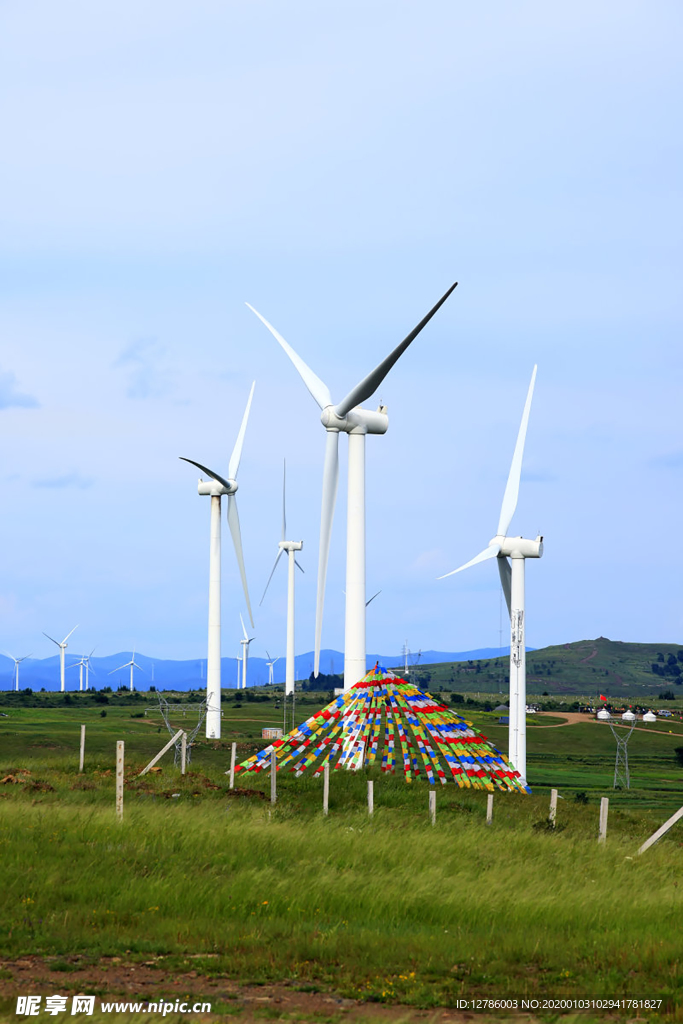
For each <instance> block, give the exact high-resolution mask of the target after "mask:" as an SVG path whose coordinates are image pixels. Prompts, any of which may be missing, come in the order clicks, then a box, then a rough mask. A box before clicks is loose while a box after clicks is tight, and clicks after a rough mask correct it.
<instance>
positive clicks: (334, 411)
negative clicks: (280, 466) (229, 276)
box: [247, 282, 457, 690]
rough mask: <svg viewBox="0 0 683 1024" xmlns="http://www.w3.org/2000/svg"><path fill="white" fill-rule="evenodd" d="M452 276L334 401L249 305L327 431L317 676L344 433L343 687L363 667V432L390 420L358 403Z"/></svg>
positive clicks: (380, 430)
mask: <svg viewBox="0 0 683 1024" xmlns="http://www.w3.org/2000/svg"><path fill="white" fill-rule="evenodd" d="M456 285H457V282H456V283H455V284H453V285H452V286H451V287H450V288H449V289H448V291H447V292H446V294H445V295H444V296H443V297H442V298H441V299H439V301H438V302H437V304H436V305H435V306H434V307H433V308H432V309H431V310H430V311H429V313H427V315H426V317H424V319H423V320H421V321H420V323H419V324H418V325H417V327H415V328H414V329H413V330H412V331H411V332H410V334H409V335H408V336H407V337H406V338H404V339H403V341H402V342H401V343H400V345H397V346H396V348H395V349H394V350H393V352H390V354H389V355H388V356H387V357H386V359H384V360H382V362H381V363H380V364H379V366H376V367H375V369H374V370H372V371H371V372H370V373H369V374H368V375H367V377H365V378H364V379H363V380H362V381H360V383H359V384H357V385H356V386H355V388H353V389H352V390H351V391H350V392H349V393H348V394H347V396H346V398H344V399H342V401H341V402H339V404H338V405H334V403H333V402H332V396H331V394H330V391H329V388H328V387H327V385H326V384H324V383H323V381H321V380H320V378H319V377H317V376H316V374H315V373H313V371H312V370H311V369H310V368H309V367H308V366H307V365H306V363H305V362H304V361H303V359H301V358H300V356H298V355H297V354H296V352H295V351H294V349H293V348H291V346H290V345H288V344H287V342H286V341H285V339H284V338H283V337H282V336H281V335H280V334H279V333H278V332H277V331H276V330H275V328H274V327H273V326H272V325H271V324H269V323H268V321H267V320H266V319H265V318H264V317H262V316H261V314H260V313H258V312H257V311H256V310H255V309H254V307H253V306H250V305H249V303H247V306H249V309H251V311H252V312H253V313H255V314H256V316H257V317H258V318H259V320H260V321H261V322H262V323H263V324H264V325H265V326H266V327H267V328H268V330H269V331H270V332H271V334H272V335H273V337H274V338H275V339H276V341H278V342H279V344H280V345H281V346H282V348H283V349H284V350H285V352H286V353H287V355H288V356H289V358H290V359H291V361H292V362H293V363H294V366H295V367H296V369H297V370H298V371H299V374H300V376H301V378H302V380H303V382H304V384H305V385H306V387H307V388H308V390H309V392H310V393H311V395H312V396H313V398H314V399H315V401H316V402H317V403H318V405H319V406H320V408H321V410H322V415H321V417H320V419H321V422H322V425H323V427H324V428H325V430H326V432H327V442H326V448H325V463H324V467H323V491H322V509H321V515H320V548H319V555H318V592H317V602H316V616H315V664H314V673H315V675H316V676H317V675H318V672H319V669H320V643H321V637H322V625H323V606H324V603H325V581H326V577H327V562H328V557H329V552H330V538H331V534H332V520H333V518H334V506H335V501H336V497H337V482H338V477H339V434H340V433H345V434H348V436H349V461H348V487H347V520H346V521H347V527H346V628H345V637H344V689H346V690H348V689H349V687H351V686H354V685H355V684H356V683H357V682H358V680H359V679H362V678H363V676H364V675H365V672H366V667H365V654H366V649H365V646H366V645H365V435H366V434H385V433H386V431H387V427H388V426H389V417H388V416H387V410H386V407H385V406H383V405H380V406H379V407H378V409H377V410H376V411H375V412H372V411H370V410H369V409H362V408H360V405H361V402H365V401H367V399H368V398H370V397H371V396H372V395H373V394H374V393H375V391H376V390H377V388H378V387H379V386H380V384H381V383H382V381H383V380H384V378H385V377H386V375H387V374H388V373H389V370H390V369H391V368H392V366H393V365H394V363H395V362H396V361H397V360H398V359H399V358H400V356H401V355H402V354H403V353H404V352H405V350H406V349H407V348H408V346H409V345H410V343H411V342H412V341H414V339H415V338H416V337H417V336H418V334H419V333H420V331H421V330H422V328H423V327H424V326H425V325H426V324H427V323H428V322H429V321H430V320H431V318H432V317H433V316H434V314H435V313H436V312H437V310H438V309H439V308H440V307H441V306H442V305H443V303H444V302H445V301H446V299H447V298H448V296H449V295H450V294H451V292H452V291H453V289H454V288H455V287H456Z"/></svg>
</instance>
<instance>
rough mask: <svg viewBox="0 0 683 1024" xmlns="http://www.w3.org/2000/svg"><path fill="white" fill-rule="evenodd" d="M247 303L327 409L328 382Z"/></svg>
mask: <svg viewBox="0 0 683 1024" xmlns="http://www.w3.org/2000/svg"><path fill="white" fill-rule="evenodd" d="M245 305H246V306H248V307H249V309H250V310H251V311H252V313H255V314H256V316H257V317H258V318H259V320H260V321H261V323H262V324H264V326H266V327H267V328H268V330H269V331H270V333H271V334H272V335H273V337H274V338H275V340H276V341H277V342H279V343H280V345H282V347H283V349H284V350H285V352H286V353H287V355H288V356H289V358H290V359H291V360H292V362H293V363H294V365H295V367H296V368H297V370H298V371H299V376H300V377H301V379H302V380H303V382H304V384H305V385H306V387H307V388H308V390H309V391H310V393H311V394H312V395H313V398H314V399H315V400H316V402H317V403H318V405H319V406H320V408H321V409H325V408H326V407H327V406H328V405H332V396H331V395H330V389H329V388H328V386H327V384H324V383H323V382H322V381H321V379H320V377H318V376H316V374H315V373H313V370H312V369H311V368H310V366H307V365H306V363H305V362H304V361H303V359H302V358H301V356H298V355H297V354H296V352H295V351H294V349H293V348H292V346H291V345H288V344H287V342H286V341H285V339H284V338H283V337H282V335H281V334H278V332H277V331H276V330H275V328H274V327H273V325H272V324H269V323H268V321H267V320H266V318H265V317H263V316H261V314H260V313H259V312H258V310H256V309H254V307H253V306H250V305H249V303H248V302H247V303H245Z"/></svg>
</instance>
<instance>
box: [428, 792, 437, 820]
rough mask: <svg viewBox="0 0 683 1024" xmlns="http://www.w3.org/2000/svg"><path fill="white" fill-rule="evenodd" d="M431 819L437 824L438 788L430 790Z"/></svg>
mask: <svg viewBox="0 0 683 1024" xmlns="http://www.w3.org/2000/svg"><path fill="white" fill-rule="evenodd" d="M429 820H430V821H431V823H432V825H436V790H435V789H430V790H429Z"/></svg>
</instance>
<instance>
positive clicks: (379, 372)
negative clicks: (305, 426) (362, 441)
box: [334, 281, 458, 417]
mask: <svg viewBox="0 0 683 1024" xmlns="http://www.w3.org/2000/svg"><path fill="white" fill-rule="evenodd" d="M457 285H458V282H457V281H456V282H455V284H453V285H451V287H450V288H449V289H448V291H447V292H446V294H445V295H444V296H442V297H441V298H440V299H439V301H438V302H437V304H436V305H435V306H434V307H433V308H432V309H430V311H429V312H428V313H427V316H426V317H424V318H423V319H422V320H420V322H419V324H418V325H417V327H414V328H413V330H412V331H411V332H410V334H409V335H407V337H405V338H404V339H403V341H402V342H401V344H400V345H397V346H396V348H395V349H394V350H393V352H390V353H389V355H388V356H387V357H386V359H384V360H382V362H381V363H380V364H379V366H376V367H375V369H374V370H373V371H372V373H369V374H368V375H367V377H365V378H364V379H363V380H362V381H361V382H360V384H356V386H355V388H354V389H353V390H352V391H349V393H348V395H347V396H346V398H344V399H343V400H342V401H341V402H340V403H339V405H337V406H336V407H335V410H334V411H335V412H336V414H337V416H341V417H343V416H346V414H347V413H348V412H350V411H351V409H354V408H355V407H356V406H357V405H360V404H361V403H362V402H364V401H365V400H366V399H367V398H370V396H371V395H372V394H374V392H375V391H376V390H377V388H378V387H379V386H380V384H381V383H382V381H383V380H384V378H385V377H386V375H387V374H388V373H389V370H390V369H391V368H392V366H393V365H394V363H395V362H396V361H397V360H398V359H399V358H400V356H402V355H403V353H404V352H405V350H406V349H407V348H408V345H410V343H411V342H413V341H414V340H415V338H417V336H418V334H419V333H420V331H421V330H422V328H423V327H425V326H426V325H427V324H428V323H429V321H430V320H431V319H432V317H433V316H434V314H435V313H436V312H437V310H438V309H440V308H441V306H443V304H444V302H445V301H446V299H447V298H448V296H449V295H450V294H451V292H452V291H453V289H454V288H456V287H457Z"/></svg>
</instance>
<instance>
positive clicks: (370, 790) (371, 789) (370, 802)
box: [368, 781, 375, 814]
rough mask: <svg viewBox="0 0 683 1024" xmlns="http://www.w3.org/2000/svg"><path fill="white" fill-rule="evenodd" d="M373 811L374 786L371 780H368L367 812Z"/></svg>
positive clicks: (371, 812) (372, 812)
mask: <svg viewBox="0 0 683 1024" xmlns="http://www.w3.org/2000/svg"><path fill="white" fill-rule="evenodd" d="M374 813H375V786H374V783H373V782H371V781H370V782H368V814H374Z"/></svg>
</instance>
